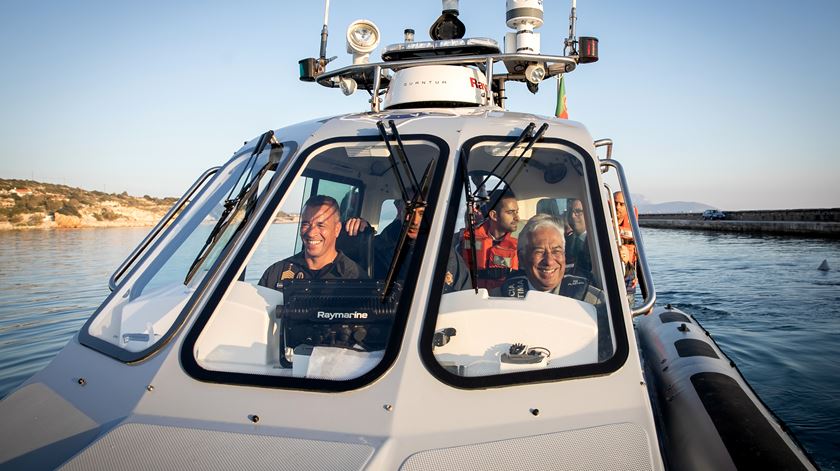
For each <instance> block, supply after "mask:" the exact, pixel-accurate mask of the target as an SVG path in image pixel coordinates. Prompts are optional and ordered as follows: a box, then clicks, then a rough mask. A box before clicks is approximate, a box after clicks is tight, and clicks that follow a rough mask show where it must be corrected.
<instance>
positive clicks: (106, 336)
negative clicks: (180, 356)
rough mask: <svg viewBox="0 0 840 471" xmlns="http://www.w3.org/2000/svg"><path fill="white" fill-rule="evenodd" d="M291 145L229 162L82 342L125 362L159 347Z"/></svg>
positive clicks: (250, 152) (272, 147)
mask: <svg viewBox="0 0 840 471" xmlns="http://www.w3.org/2000/svg"><path fill="white" fill-rule="evenodd" d="M293 148H294V145H293V144H291V143H286V145H281V144H279V143H276V142H275V144H273V145H266V146H265V148H264V150H263V151H262V152H261V153H259V154H253V149H249V150H248V151H247V152H243V153H242V154H240V155H238V156H235V157H234V158H233V159H231V161H230V162H229V163H228V164H227V165H226V166H225V167H223V168H222V169H221V170H220V171H219V172H218V173H217V175H216V177H215V178H214V179H213V180H212V181H211V182H210V183H208V185H207V186H206V187H205V188H204V189H203V190H202V191H201V192H200V193H199V194H198V195H197V196H196V197H195V199H194V200H193V201H191V202H190V203H189V205H188V206H187V207H186V209H185V210H184V212H183V214H182V215H181V216H180V217H179V218H178V220H176V221H175V222H174V223H173V224H171V226H170V227H169V228H168V230H167V233H166V234H165V235H163V236H162V237H161V238H160V239H161V240H160V241H159V242H158V243H157V244H156V245H155V246H153V247H152V248H151V249H150V250H148V253H147V254H146V256H145V258H144V259H143V260H142V261H141V262H140V263H138V266H137V268H136V269H135V270H134V271H133V272H132V273H131V274H130V276H128V277H126V280H125V282H124V283H123V284H122V285H120V287H119V289H118V290H116V291H114V293H113V294H112V295H111V296H110V297H109V299H108V300H106V302H105V303H104V304H103V305H102V307H100V309H99V310H98V312H97V313H96V314H95V315H94V316H92V317H91V320H90V321H88V324H87V325H86V326H85V327H84V328H83V329H82V333H81V334H80V340H81V341H82V343H83V344H85V345H88V346H91V347H94V348H97V349H99V350H101V351H103V352H104V353H107V354H109V355H112V356H115V357H117V358H119V359H123V360H126V361H133V360H136V359H139V358H142V357H143V356H145V355H147V354H148V353H150V352H152V351H154V350H155V349H156V347H157V345H158V344H159V342H160V341H161V340H163V339H164V338H166V337H167V336H168V335H169V334H170V333H171V331H172V330H173V326H174V325H176V320H177V319H178V318H179V315H180V314H181V311H182V309H183V307H184V306H185V304H186V302H187V300H188V299H189V298H190V297H191V295H192V294H193V292H194V291H195V288H196V287H197V286H198V285H199V284H200V283H201V281H202V280H203V279H204V277H205V275H206V274H207V273H208V271H210V269H211V267H212V266H213V265H214V263H215V262H216V261H217V259H218V258H219V256H220V255H221V254H222V253H223V251H224V250H225V249H226V248H227V247H228V243H229V242H230V240H231V239H232V238H233V237H234V236H235V234H236V233H237V232H238V231H239V230H240V229H241V228H242V226H243V223H244V222H245V221H246V220H247V219H248V217H249V213H250V211H252V208H253V207H254V205H255V204H256V202H257V201H258V200H259V199H260V198H261V197H262V196H263V192H264V190H265V188H266V187H267V185H268V182H270V181H271V178H272V177H273V175H274V170H275V168H276V167H277V162H278V161H279V160H280V159H282V158H286V157H288V155H289V154H290V152H291V151H292V150H293Z"/></svg>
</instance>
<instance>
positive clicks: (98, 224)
mask: <svg viewBox="0 0 840 471" xmlns="http://www.w3.org/2000/svg"><path fill="white" fill-rule="evenodd" d="M162 217H163V214H161V215H160V216H159V217H157V218H156V219H142V220H140V219H124V220H116V221H97V220H96V219H93V218H90V220H88V219H87V218H85V219H82V220H81V221H80V223H79V224H78V225H61V224H60V223H56V222H55V221H53V220H49V221H45V222H43V223H41V224H39V225H33V226H18V225H14V224H11V223H9V222H8V221H4V222H0V232H11V231H52V230H59V231H67V230H77V229H101V228H119V227H149V228H151V227H154V226H155V224H157V223H158V222H159V221H160V219H161V218H162ZM297 223H298V218H296V217H294V218H276V219H275V220H274V224H297Z"/></svg>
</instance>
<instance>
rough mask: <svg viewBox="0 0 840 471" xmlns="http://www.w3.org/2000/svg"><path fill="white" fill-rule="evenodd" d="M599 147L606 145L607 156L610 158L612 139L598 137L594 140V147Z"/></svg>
mask: <svg viewBox="0 0 840 471" xmlns="http://www.w3.org/2000/svg"><path fill="white" fill-rule="evenodd" d="M599 147H606V148H607V158H608V159H611V158H612V148H613V141H612V139H598V140H597V141H595V148H596V149H597V148H599Z"/></svg>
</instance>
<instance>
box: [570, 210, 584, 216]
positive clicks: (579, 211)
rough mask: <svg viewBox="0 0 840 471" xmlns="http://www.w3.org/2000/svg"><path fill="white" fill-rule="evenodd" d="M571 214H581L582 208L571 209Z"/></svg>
mask: <svg viewBox="0 0 840 471" xmlns="http://www.w3.org/2000/svg"><path fill="white" fill-rule="evenodd" d="M572 214H574V215H575V216H580V215H581V214H583V210H582V209H573V210H572Z"/></svg>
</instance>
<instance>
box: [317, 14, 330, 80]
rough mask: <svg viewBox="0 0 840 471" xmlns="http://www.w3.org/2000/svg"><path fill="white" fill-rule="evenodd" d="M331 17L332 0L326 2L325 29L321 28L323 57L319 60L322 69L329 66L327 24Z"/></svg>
mask: <svg viewBox="0 0 840 471" xmlns="http://www.w3.org/2000/svg"><path fill="white" fill-rule="evenodd" d="M329 17H330V0H324V27H323V28H321V56H320V57H319V58H318V62H319V63H320V65H321V67H326V65H327V62H328V61H327V36H329V31H328V29H327V22H328V20H329Z"/></svg>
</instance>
